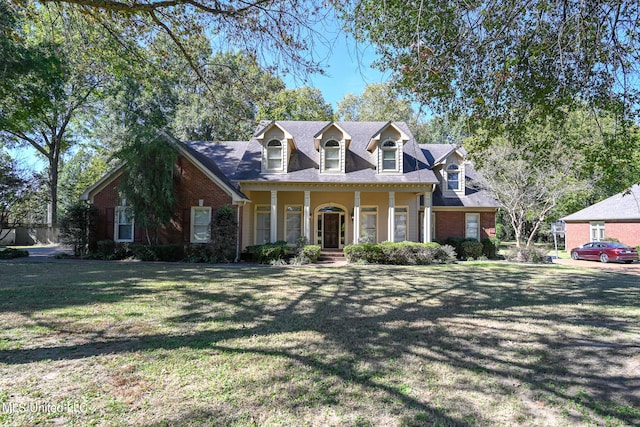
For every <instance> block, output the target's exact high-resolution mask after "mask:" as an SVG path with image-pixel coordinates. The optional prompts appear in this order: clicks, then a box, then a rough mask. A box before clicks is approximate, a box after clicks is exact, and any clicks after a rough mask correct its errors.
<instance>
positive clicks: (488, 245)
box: [482, 237, 500, 259]
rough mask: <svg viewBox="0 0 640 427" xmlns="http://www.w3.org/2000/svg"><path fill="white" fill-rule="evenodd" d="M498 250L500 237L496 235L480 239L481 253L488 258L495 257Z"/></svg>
mask: <svg viewBox="0 0 640 427" xmlns="http://www.w3.org/2000/svg"><path fill="white" fill-rule="evenodd" d="M499 250H500V239H498V238H497V237H486V238H484V239H482V253H483V254H484V256H486V257H487V258H489V259H496V258H497V257H498V251H499Z"/></svg>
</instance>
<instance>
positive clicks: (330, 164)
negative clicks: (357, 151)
mask: <svg viewBox="0 0 640 427" xmlns="http://www.w3.org/2000/svg"><path fill="white" fill-rule="evenodd" d="M324 170H327V171H339V170H340V143H339V142H338V141H335V140H333V139H332V140H330V141H327V142H326V143H325V144H324Z"/></svg>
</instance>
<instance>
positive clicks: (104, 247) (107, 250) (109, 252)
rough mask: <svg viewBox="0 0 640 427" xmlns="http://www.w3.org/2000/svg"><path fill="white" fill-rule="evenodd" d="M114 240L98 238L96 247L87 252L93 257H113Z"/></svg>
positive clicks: (114, 249) (114, 250)
mask: <svg viewBox="0 0 640 427" xmlns="http://www.w3.org/2000/svg"><path fill="white" fill-rule="evenodd" d="M115 252H116V242H114V241H113V240H111V239H105V240H98V241H97V242H96V248H95V250H94V251H93V252H91V253H90V254H89V256H90V257H91V258H94V259H115Z"/></svg>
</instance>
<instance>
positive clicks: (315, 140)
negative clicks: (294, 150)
mask: <svg viewBox="0 0 640 427" xmlns="http://www.w3.org/2000/svg"><path fill="white" fill-rule="evenodd" d="M332 128H335V129H337V130H338V132H340V133H341V134H342V138H343V139H344V142H345V147H346V148H347V150H348V149H349V145H350V144H351V135H349V133H348V132H347V131H345V130H344V129H343V128H342V127H341V126H340V125H339V124H337V123H336V122H329V123H327V125H326V126H324V127H323V128H322V129H320V131H319V132H318V133H316V134H315V135H313V146H314V147H315V149H316V151H319V150H320V142H321V141H322V136H323V135H324V134H325V133H326V132H327V131H329V130H330V129H332Z"/></svg>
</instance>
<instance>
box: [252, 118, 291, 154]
mask: <svg viewBox="0 0 640 427" xmlns="http://www.w3.org/2000/svg"><path fill="white" fill-rule="evenodd" d="M262 125H263V126H262ZM274 127H275V128H278V129H279V130H280V131H281V132H282V134H283V135H284V139H285V140H286V141H287V143H288V144H289V146H290V147H291V150H295V149H296V143H295V139H294V137H293V135H291V133H289V131H287V129H285V128H284V127H283V126H281V125H280V124H279V123H278V122H276V121H271V122H267V123H266V124H264V123H261V126H259V127H258V130H257V132H256V134H255V135H254V138H255V139H256V141H258V142H259V143H261V144H264V139H265V137H266V135H267V133H269V131H270V130H271V129H273V128H274Z"/></svg>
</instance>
